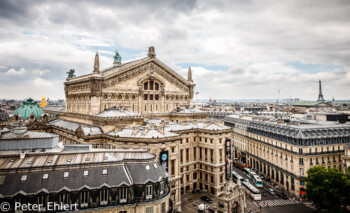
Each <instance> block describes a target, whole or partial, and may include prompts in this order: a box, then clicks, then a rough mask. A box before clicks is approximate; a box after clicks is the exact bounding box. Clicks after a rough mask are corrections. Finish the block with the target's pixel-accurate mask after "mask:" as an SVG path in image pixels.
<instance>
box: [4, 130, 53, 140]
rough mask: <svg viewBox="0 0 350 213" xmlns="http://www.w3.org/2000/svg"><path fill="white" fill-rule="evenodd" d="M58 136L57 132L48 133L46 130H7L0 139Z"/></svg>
mask: <svg viewBox="0 0 350 213" xmlns="http://www.w3.org/2000/svg"><path fill="white" fill-rule="evenodd" d="M54 137H57V135H55V134H51V133H46V132H35V131H26V132H25V133H23V134H15V133H13V132H8V131H7V132H6V133H3V134H1V137H0V140H6V139H7V140H8V139H19V138H25V139H36V138H54Z"/></svg>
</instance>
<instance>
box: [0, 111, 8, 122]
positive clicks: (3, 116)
mask: <svg viewBox="0 0 350 213" xmlns="http://www.w3.org/2000/svg"><path fill="white" fill-rule="evenodd" d="M8 120H9V114H8V113H7V112H5V111H4V110H1V109H0V123H1V122H6V121H8Z"/></svg>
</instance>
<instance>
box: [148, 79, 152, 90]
mask: <svg viewBox="0 0 350 213" xmlns="http://www.w3.org/2000/svg"><path fill="white" fill-rule="evenodd" d="M149 89H150V90H153V81H150V82H149Z"/></svg>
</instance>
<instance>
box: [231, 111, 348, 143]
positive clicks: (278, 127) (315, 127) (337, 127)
mask: <svg viewBox="0 0 350 213" xmlns="http://www.w3.org/2000/svg"><path fill="white" fill-rule="evenodd" d="M225 121H226V122H230V123H235V124H242V125H246V126H247V127H250V128H252V129H258V130H262V131H266V132H271V133H276V134H280V135H284V136H289V137H295V138H300V139H308V138H322V137H341V136H350V125H348V124H336V123H334V122H317V121H305V120H300V121H299V122H300V124H299V125H292V124H290V125H286V124H285V123H281V124H277V123H276V121H270V120H269V121H259V120H253V119H252V117H250V118H249V119H246V118H238V117H237V116H227V117H226V118H225Z"/></svg>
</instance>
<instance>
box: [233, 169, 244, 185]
mask: <svg viewBox="0 0 350 213" xmlns="http://www.w3.org/2000/svg"><path fill="white" fill-rule="evenodd" d="M232 181H233V182H234V183H236V184H238V185H242V183H243V182H244V181H245V179H244V178H243V177H242V176H240V175H239V174H238V173H237V172H235V171H232Z"/></svg>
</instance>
